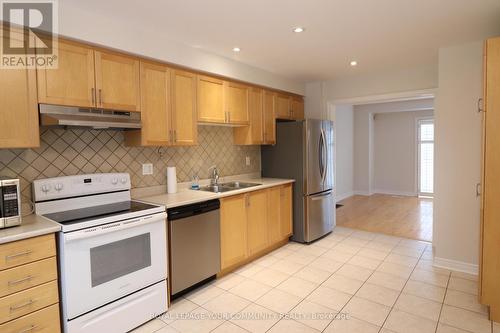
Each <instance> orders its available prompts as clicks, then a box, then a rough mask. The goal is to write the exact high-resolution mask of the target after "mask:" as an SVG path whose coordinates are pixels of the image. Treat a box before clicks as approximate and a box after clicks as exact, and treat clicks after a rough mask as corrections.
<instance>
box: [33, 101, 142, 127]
mask: <svg viewBox="0 0 500 333" xmlns="http://www.w3.org/2000/svg"><path fill="white" fill-rule="evenodd" d="M39 110H40V124H41V125H42V126H72V127H74V126H75V127H91V128H93V129H107V128H113V129H137V128H141V113H140V112H132V111H117V110H105V109H92V108H80V107H71V106H61V105H49V104H39Z"/></svg>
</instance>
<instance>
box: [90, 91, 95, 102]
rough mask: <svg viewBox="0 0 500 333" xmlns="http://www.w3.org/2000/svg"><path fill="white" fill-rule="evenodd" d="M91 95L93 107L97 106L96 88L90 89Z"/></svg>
mask: <svg viewBox="0 0 500 333" xmlns="http://www.w3.org/2000/svg"><path fill="white" fill-rule="evenodd" d="M90 93H91V94H92V105H94V106H95V88H92V89H90Z"/></svg>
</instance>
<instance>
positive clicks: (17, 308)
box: [0, 281, 59, 323]
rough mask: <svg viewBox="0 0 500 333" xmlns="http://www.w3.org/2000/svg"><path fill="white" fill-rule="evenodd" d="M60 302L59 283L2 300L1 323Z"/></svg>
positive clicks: (38, 287) (43, 285)
mask: <svg viewBox="0 0 500 333" xmlns="http://www.w3.org/2000/svg"><path fill="white" fill-rule="evenodd" d="M58 301H59V296H58V290H57V281H52V282H48V283H45V284H42V285H40V286H37V287H33V288H30V289H27V290H23V291H20V292H18V293H15V294H12V295H9V296H5V297H3V298H0V323H4V322H6V321H9V320H12V319H15V318H19V317H21V316H24V315H26V314H28V313H31V312H33V311H36V310H39V309H42V308H44V307H47V306H49V305H52V304H55V303H57V302H58Z"/></svg>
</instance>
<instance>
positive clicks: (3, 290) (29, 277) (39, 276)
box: [0, 257, 57, 297]
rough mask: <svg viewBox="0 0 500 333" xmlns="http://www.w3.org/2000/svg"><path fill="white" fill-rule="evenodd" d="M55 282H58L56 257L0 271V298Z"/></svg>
mask: <svg viewBox="0 0 500 333" xmlns="http://www.w3.org/2000/svg"><path fill="white" fill-rule="evenodd" d="M53 280H57V263H56V258H55V257H52V258H48V259H43V260H40V261H35V262H33V263H30V264H26V265H22V266H18V267H14V268H11V269H6V270H4V271H0V297H3V296H6V295H10V294H13V293H15V292H18V291H21V290H24V289H28V288H31V287H34V286H38V285H40V284H42V283H45V282H49V281H53Z"/></svg>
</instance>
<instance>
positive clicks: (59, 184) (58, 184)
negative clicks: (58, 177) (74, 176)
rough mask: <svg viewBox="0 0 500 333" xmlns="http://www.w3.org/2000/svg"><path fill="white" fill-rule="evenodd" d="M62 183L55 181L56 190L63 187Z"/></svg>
mask: <svg viewBox="0 0 500 333" xmlns="http://www.w3.org/2000/svg"><path fill="white" fill-rule="evenodd" d="M63 187H64V186H63V184H62V183H57V184H56V186H55V187H54V188H55V189H56V191H57V192H59V191H61V190H62V189H63Z"/></svg>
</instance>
